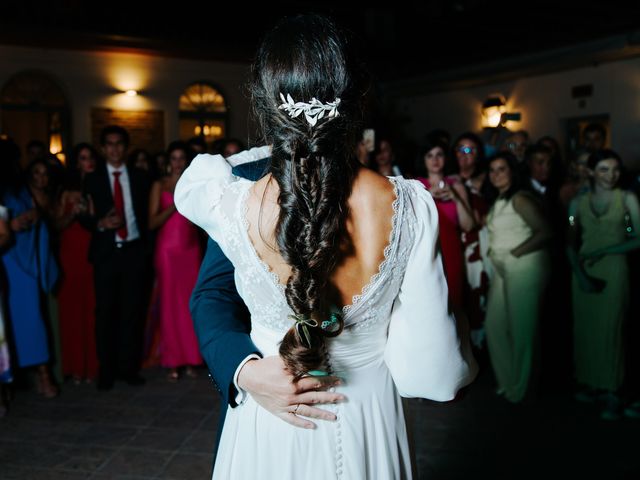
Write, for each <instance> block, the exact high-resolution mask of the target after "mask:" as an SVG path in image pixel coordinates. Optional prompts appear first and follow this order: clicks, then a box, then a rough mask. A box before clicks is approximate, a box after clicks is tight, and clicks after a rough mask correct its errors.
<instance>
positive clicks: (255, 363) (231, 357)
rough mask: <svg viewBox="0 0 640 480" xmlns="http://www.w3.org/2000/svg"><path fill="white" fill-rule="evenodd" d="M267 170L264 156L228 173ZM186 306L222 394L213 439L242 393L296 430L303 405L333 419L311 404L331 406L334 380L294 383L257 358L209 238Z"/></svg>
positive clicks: (227, 265) (302, 423)
mask: <svg viewBox="0 0 640 480" xmlns="http://www.w3.org/2000/svg"><path fill="white" fill-rule="evenodd" d="M267 168H268V158H267V159H261V160H257V161H255V162H251V163H245V164H241V165H238V166H236V167H234V168H233V173H234V175H237V176H241V177H244V178H248V179H250V180H258V179H259V178H260V177H262V176H263V175H264V174H265V173H266V171H267ZM190 306H191V316H192V317H193V322H194V326H195V331H196V335H197V337H198V341H199V343H200V351H201V353H202V356H203V358H204V360H205V362H206V363H207V366H208V367H209V371H210V374H211V378H212V380H213V383H214V385H215V387H216V389H217V390H218V392H220V394H221V395H222V400H223V404H222V408H221V412H220V414H221V415H220V424H219V428H218V438H219V437H220V433H221V431H222V425H223V424H224V418H225V414H226V410H227V405H230V406H231V407H232V408H234V407H236V406H238V405H239V404H241V403H242V402H243V401H244V399H245V398H246V394H247V393H249V394H250V395H251V396H252V397H253V398H254V400H255V401H256V402H258V403H259V404H260V405H261V406H262V407H264V408H265V409H267V410H268V411H270V412H271V413H273V414H274V415H276V416H278V417H280V418H281V419H282V420H284V421H286V422H289V423H291V424H293V425H296V426H298V427H303V428H310V427H311V426H312V423H311V422H310V421H309V420H306V419H304V418H302V417H299V416H297V415H295V414H293V413H294V412H296V411H298V410H300V409H301V406H302V405H304V409H303V410H304V416H305V417H310V418H318V419H326V420H329V419H333V414H332V413H330V412H327V411H325V410H322V409H319V408H316V407H312V406H311V405H314V404H322V403H332V402H334V401H335V400H336V398H337V394H334V393H332V392H327V391H324V390H328V389H330V388H331V387H333V386H334V385H335V384H336V383H335V382H336V381H338V378H337V377H333V376H326V377H307V378H303V379H302V380H300V381H299V382H297V383H294V381H293V377H292V376H291V375H290V374H289V373H288V372H287V371H286V370H285V369H284V363H283V362H282V359H281V358H280V357H279V356H272V357H266V358H261V357H262V355H261V353H260V351H259V350H258V349H257V348H256V346H255V345H254V344H253V342H252V340H251V337H250V336H249V333H250V330H251V326H250V322H249V312H248V310H247V308H246V306H245V305H244V302H243V301H242V298H241V297H240V295H238V292H237V290H236V287H235V282H234V269H233V265H232V264H231V262H230V261H229V260H228V259H227V257H225V256H224V254H223V253H222V250H221V249H220V247H219V246H218V244H217V243H216V242H214V241H213V240H211V239H209V243H208V245H207V253H206V255H205V257H204V260H203V262H202V266H201V267H200V274H199V277H198V282H197V283H196V286H195V288H194V290H193V294H192V297H191V305H190ZM299 413H301V411H300V412H299Z"/></svg>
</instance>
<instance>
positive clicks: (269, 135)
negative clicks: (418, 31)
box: [251, 15, 368, 379]
mask: <svg viewBox="0 0 640 480" xmlns="http://www.w3.org/2000/svg"><path fill="white" fill-rule="evenodd" d="M347 47H348V42H347V40H346V38H345V36H344V34H343V33H342V32H340V31H338V29H337V27H336V26H335V25H334V24H333V22H332V21H331V20H329V19H327V18H326V17H323V16H319V15H301V16H296V17H291V18H285V19H284V20H282V21H281V22H280V23H279V24H278V25H277V26H276V27H275V28H274V29H273V30H272V31H271V32H269V33H268V34H267V36H266V38H265V39H264V41H263V43H262V45H261V47H260V49H259V50H258V54H257V58H256V60H255V62H254V65H253V82H252V86H251V93H252V100H253V102H252V103H253V108H254V111H255V114H256V116H257V118H258V120H259V123H260V126H261V129H262V133H263V136H264V140H265V142H266V143H269V144H271V145H272V146H273V148H272V159H271V166H270V173H271V174H272V177H273V179H274V180H275V181H276V182H277V184H278V186H279V188H280V194H279V198H278V202H279V206H280V214H279V218H278V222H277V225H276V230H275V232H276V241H277V247H278V249H279V253H280V254H281V255H282V257H283V258H284V260H285V261H286V262H287V264H288V265H289V266H290V267H291V269H292V273H291V276H290V278H289V280H288V281H287V286H286V289H285V295H286V298H287V303H288V304H289V306H290V307H291V309H292V310H293V311H294V313H295V314H297V315H299V316H308V317H310V318H312V319H315V320H317V321H318V322H319V323H321V322H322V321H323V320H326V319H328V318H329V315H330V313H331V311H332V310H333V309H334V308H333V306H332V305H331V301H330V299H329V298H328V292H329V289H330V284H329V277H330V275H331V273H332V272H333V270H334V269H335V267H336V265H337V263H338V261H339V259H340V251H341V248H342V247H343V246H344V245H345V242H346V241H347V235H346V229H345V221H346V218H347V215H348V207H347V199H348V198H349V196H350V193H351V185H352V183H353V179H354V178H355V175H356V172H357V169H358V168H359V164H358V161H357V160H356V158H355V148H356V145H357V142H358V140H359V134H360V132H361V129H362V105H363V97H364V94H365V90H366V85H368V84H367V82H366V78H367V77H366V75H364V70H363V69H362V68H361V66H360V65H359V64H358V63H357V62H356V61H355V60H354V56H353V55H352V54H351V53H350V49H349V48H347ZM280 94H283V95H284V96H285V97H287V96H288V95H290V96H291V98H292V99H293V100H294V101H295V102H306V103H308V102H310V101H311V100H312V99H313V98H316V99H318V100H319V101H320V102H323V103H324V104H326V103H328V102H333V101H335V100H336V99H340V103H339V106H338V116H336V117H330V118H328V117H326V116H325V117H324V118H320V119H318V121H317V123H316V124H315V125H311V124H310V123H309V122H308V121H307V119H306V118H305V115H304V114H300V115H298V116H297V117H291V116H290V115H289V114H288V113H287V112H286V111H285V110H282V109H280V108H279V106H280V105H281V104H282V103H283V102H282V99H281V96H280ZM341 329H342V318H341V317H340V329H339V331H341ZM308 331H309V333H310V340H311V342H310V343H311V345H310V346H309V345H306V344H305V342H303V341H302V339H301V337H300V336H299V335H298V334H297V333H296V328H295V324H294V325H293V326H292V327H291V329H289V331H288V332H287V333H286V335H285V337H284V339H283V340H282V343H281V344H280V355H281V356H282V358H283V360H284V362H285V365H286V367H287V369H288V370H289V371H290V373H291V374H293V375H294V377H295V378H296V379H299V378H301V377H302V376H304V375H305V374H307V372H309V371H310V370H313V369H317V368H321V367H325V368H330V367H329V366H328V365H326V364H325V353H326V347H325V338H326V337H327V336H333V335H335V334H337V333H339V331H338V332H327V331H325V330H323V329H322V328H320V325H319V326H318V327H309V328H308Z"/></svg>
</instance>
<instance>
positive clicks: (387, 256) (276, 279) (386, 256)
mask: <svg viewBox="0 0 640 480" xmlns="http://www.w3.org/2000/svg"><path fill="white" fill-rule="evenodd" d="M387 179H388V180H389V181H390V182H391V183H392V185H393V192H394V194H395V197H396V198H395V200H394V201H393V203H392V204H391V207H392V209H393V215H392V217H391V232H390V233H389V243H388V244H387V245H386V246H385V248H384V251H383V260H382V262H381V263H380V265H378V271H377V273H375V274H374V275H372V276H371V278H370V279H369V281H368V282H367V283H366V285H364V286H363V287H362V291H361V292H360V293H359V294H357V295H354V296H353V297H352V299H351V304H349V305H345V306H343V307H342V314H343V316H344V317H346V316H347V315H348V314H349V312H351V311H353V309H354V308H355V307H356V306H358V305H360V303H361V302H362V299H363V298H364V297H366V296H367V294H368V293H369V291H370V290H371V289H372V288H373V287H374V285H376V284H377V283H378V280H379V279H380V277H381V276H382V275H383V274H384V273H386V271H387V269H388V265H389V264H390V260H391V252H392V250H393V248H394V247H395V246H396V240H397V237H398V230H399V228H400V222H398V217H399V215H398V213H399V211H400V202H401V198H402V195H401V194H400V191H399V189H398V179H397V178H395V177H387ZM251 185H252V184H249V187H248V188H246V189H245V190H244V191H243V192H242V194H241V196H240V207H241V208H240V211H241V215H240V221H241V222H242V226H243V227H244V228H243V231H242V234H243V236H244V238H245V240H246V243H247V245H248V248H249V251H250V252H251V256H252V257H253V258H254V260H255V262H256V263H257V264H258V265H260V267H261V268H262V270H263V271H264V272H265V273H266V274H267V276H268V277H269V278H270V279H271V282H272V283H273V285H274V287H275V288H277V289H278V291H280V292H281V294H282V298H283V300H284V301H285V303H287V302H286V295H285V289H286V285H283V284H282V283H281V281H280V276H279V275H278V274H277V273H275V272H274V271H273V270H272V269H271V267H269V265H268V264H267V263H266V262H265V261H264V260H262V258H260V255H258V252H257V251H256V249H255V247H254V246H253V242H251V237H250V236H249V226H250V225H249V220H247V214H248V212H249V202H247V197H248V195H249V192H250V190H251Z"/></svg>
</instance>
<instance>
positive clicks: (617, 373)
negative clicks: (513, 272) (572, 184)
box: [573, 189, 629, 391]
mask: <svg viewBox="0 0 640 480" xmlns="http://www.w3.org/2000/svg"><path fill="white" fill-rule="evenodd" d="M590 199H591V193H587V194H585V195H582V196H581V197H579V198H578V199H577V202H578V203H577V211H576V213H577V217H578V221H579V223H580V227H581V235H582V245H581V247H580V253H588V252H592V251H594V250H596V249H599V248H602V247H607V246H611V245H616V244H619V243H622V242H624V241H625V238H626V237H625V235H626V230H625V229H626V225H625V220H624V214H625V209H624V193H623V191H622V190H620V189H616V190H615V191H614V195H613V198H612V201H611V204H610V206H609V208H608V210H607V211H606V212H605V213H604V214H602V215H600V216H598V215H596V214H595V213H594V212H593V209H592V208H591V203H590ZM585 271H586V273H587V274H588V275H590V276H592V277H595V278H599V279H602V280H604V281H605V282H606V285H605V287H604V289H603V290H602V291H600V292H598V293H587V292H585V291H583V290H582V289H581V288H580V286H579V285H578V282H577V280H576V278H575V275H574V276H573V320H574V324H573V328H574V362H575V375H576V380H577V381H578V383H580V384H583V385H586V386H589V387H592V388H601V389H605V390H609V391H615V390H617V389H618V388H619V387H620V385H621V384H622V380H623V378H624V349H623V336H622V334H623V330H622V329H623V325H624V320H625V316H626V314H627V309H628V306H629V267H628V265H627V257H626V255H622V254H619V255H605V256H604V257H602V258H601V259H600V260H598V261H597V262H595V263H594V264H593V265H592V266H588V265H585Z"/></svg>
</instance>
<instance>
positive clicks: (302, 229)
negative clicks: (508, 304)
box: [175, 16, 475, 479]
mask: <svg viewBox="0 0 640 480" xmlns="http://www.w3.org/2000/svg"><path fill="white" fill-rule="evenodd" d="M361 72H362V70H361V68H360V66H359V64H358V62H357V60H356V59H355V58H354V57H353V56H352V55H351V52H350V50H349V49H348V43H347V41H346V40H345V39H344V37H343V35H342V34H340V33H339V32H338V30H337V28H336V27H335V26H334V24H333V23H332V22H330V21H329V20H327V19H325V18H324V17H318V16H300V17H293V18H289V19H285V20H284V21H282V22H281V23H280V24H279V25H278V26H277V27H276V28H275V29H274V30H272V31H271V32H270V33H269V34H268V35H267V37H266V39H265V40H264V42H263V44H262V46H261V47H260V49H259V51H258V55H257V59H256V62H255V64H254V67H253V82H252V101H253V106H254V109H255V112H256V114H257V116H258V119H259V122H260V125H261V129H262V132H263V133H264V140H265V142H266V143H267V144H269V145H271V148H269V147H266V148H259V149H252V150H250V151H248V152H242V153H240V154H237V155H234V156H231V157H229V158H228V159H226V160H225V159H224V158H223V157H222V156H219V155H216V156H211V155H198V156H197V157H196V158H195V159H194V161H193V163H192V164H191V166H190V167H189V168H188V169H187V170H186V171H185V173H184V174H183V175H182V177H181V179H180V180H179V181H178V185H177V186H176V190H175V199H176V206H177V208H178V210H179V211H180V212H181V213H182V214H183V215H185V216H186V217H187V218H189V219H191V220H192V221H193V222H195V223H196V224H198V225H200V226H201V227H203V228H204V229H205V230H206V231H207V233H208V234H209V235H210V236H211V237H213V238H214V239H215V240H216V241H217V242H218V243H219V245H220V247H221V248H222V250H223V252H224V253H225V254H226V255H227V256H228V257H229V259H230V260H231V261H232V263H233V264H234V267H235V269H236V270H235V279H236V284H237V287H238V291H239V293H240V295H241V296H242V298H243V299H244V301H245V302H246V304H247V306H248V308H249V311H250V313H251V323H252V325H251V338H252V340H253V342H254V343H255V345H256V346H257V347H258V348H259V349H260V351H261V353H262V354H263V355H264V356H265V357H268V356H271V357H275V358H280V359H282V365H283V368H285V369H287V370H288V371H289V372H291V374H292V375H293V376H294V377H295V379H296V381H297V380H298V379H301V378H303V377H307V376H312V377H313V376H323V375H326V374H335V375H337V376H339V377H341V378H343V379H344V380H343V381H342V382H341V383H340V384H338V385H336V391H335V397H334V398H335V401H336V404H335V405H330V406H329V409H330V410H331V411H330V412H329V414H327V415H326V416H323V417H320V418H321V419H323V420H328V421H326V422H318V423H317V425H314V424H313V423H311V422H310V421H309V420H307V418H309V417H311V418H318V417H315V416H314V415H313V410H314V409H313V408H312V407H310V406H309V405H306V404H298V405H297V406H293V407H292V408H291V410H290V411H289V412H288V414H287V415H286V416H287V417H289V418H288V423H286V422H283V421H282V420H281V418H279V417H278V416H274V415H271V414H270V413H269V412H268V411H267V410H266V409H263V408H262V407H261V406H260V405H259V404H258V403H257V402H256V401H255V400H254V399H253V397H251V396H249V397H247V399H246V401H245V402H244V403H242V404H241V405H240V406H238V407H236V408H229V409H228V410H227V414H226V420H225V424H224V428H223V431H222V436H221V439H220V443H219V447H218V452H217V456H216V464H215V467H214V474H213V476H214V478H221V479H237V478H279V479H294V478H296V479H297V478H345V479H347V478H348V479H352V478H411V471H412V469H411V460H410V454H409V445H408V440H407V433H406V426H405V420H404V413H403V410H402V402H401V399H400V395H402V396H405V397H424V398H431V399H434V400H439V401H444V400H450V399H452V398H454V397H455V395H456V392H457V390H458V389H459V388H461V387H462V386H464V385H466V384H467V383H469V382H470V381H471V379H472V377H473V375H474V370H475V366H474V364H473V361H472V360H471V359H470V357H467V355H469V350H470V348H469V343H468V339H464V340H463V341H462V342H460V340H459V339H458V336H457V334H456V323H455V319H454V318H453V317H452V316H450V314H449V312H448V308H447V286H446V281H445V278H444V273H443V267H442V260H441V256H440V254H439V251H438V248H437V237H438V215H437V210H436V207H435V203H434V202H433V199H432V198H431V196H430V194H429V193H428V192H427V191H426V190H425V189H424V187H423V186H422V184H420V183H419V182H416V181H411V180H404V179H402V178H398V177H384V176H381V175H379V174H378V173H376V172H373V171H371V170H369V169H367V168H362V167H361V165H360V164H359V162H358V161H357V159H356V157H355V154H354V153H355V147H356V144H357V142H358V140H359V136H360V135H359V133H360V132H361V116H362V115H361V109H362V104H363V96H364V93H365V90H366V87H367V83H366V82H365V79H366V77H364V76H363V74H362V73H361ZM269 151H270V153H271V164H270V167H269V171H268V173H267V174H266V175H265V176H264V177H263V178H262V179H260V180H259V181H257V182H251V181H249V180H246V179H243V178H241V177H237V176H234V175H233V174H232V166H235V165H238V164H240V163H243V162H247V161H251V160H254V159H257V158H262V157H264V156H265V154H268V153H269ZM240 387H242V385H240ZM314 393H315V392H310V393H309V400H310V402H311V401H312V398H313V395H314ZM345 399H348V401H346V402H344V401H343V400H345ZM289 423H290V424H291V425H290V424H289ZM295 426H302V427H307V428H308V429H309V430H305V429H302V428H295Z"/></svg>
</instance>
